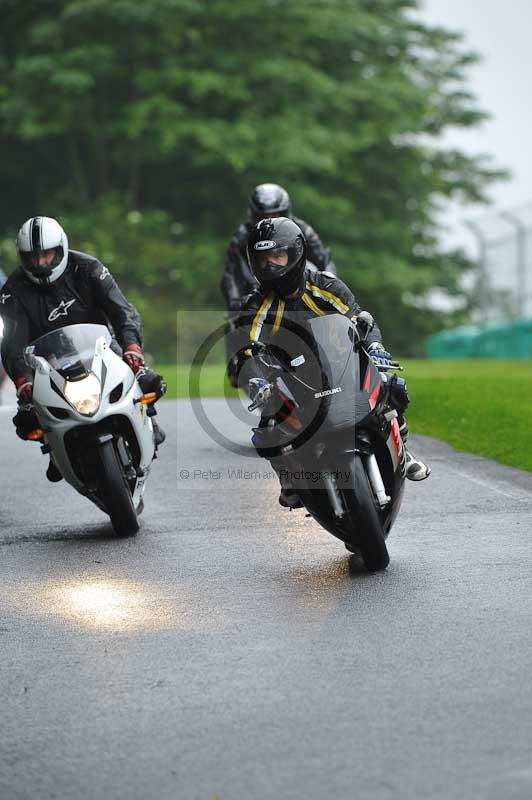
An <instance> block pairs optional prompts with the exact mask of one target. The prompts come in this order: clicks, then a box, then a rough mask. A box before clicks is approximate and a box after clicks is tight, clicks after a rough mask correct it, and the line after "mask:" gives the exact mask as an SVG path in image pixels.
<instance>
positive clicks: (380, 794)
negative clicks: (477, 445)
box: [0, 401, 532, 800]
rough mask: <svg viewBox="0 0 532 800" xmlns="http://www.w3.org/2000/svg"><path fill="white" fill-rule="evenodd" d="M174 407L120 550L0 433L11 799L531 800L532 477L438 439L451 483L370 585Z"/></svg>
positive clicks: (418, 515)
mask: <svg viewBox="0 0 532 800" xmlns="http://www.w3.org/2000/svg"><path fill="white" fill-rule="evenodd" d="M236 402H238V401H236ZM161 406H162V408H161V420H162V422H163V424H164V427H165V428H166V430H167V432H168V441H167V444H166V446H165V448H164V450H163V451H162V454H161V458H160V459H159V460H158V461H157V462H156V463H155V465H154V469H153V474H152V476H151V478H150V482H149V484H148V489H147V496H146V510H145V513H144V515H143V517H142V527H141V531H140V533H139V534H138V535H137V536H136V537H135V538H131V539H127V540H123V541H119V540H116V539H115V538H114V537H113V536H112V533H111V530H110V528H109V526H108V525H107V523H106V521H105V517H104V516H103V515H102V514H101V512H99V511H98V509H96V508H94V507H92V505H91V504H90V503H89V502H88V501H86V500H84V499H83V498H81V497H78V496H77V495H76V494H74V492H73V491H72V490H71V489H70V488H69V487H68V486H65V485H64V484H58V485H50V484H48V483H47V482H46V480H45V479H44V468H45V459H44V458H43V457H42V456H41V455H40V453H39V448H38V446H36V445H32V444H24V443H23V442H20V441H18V440H17V439H16V438H15V437H14V435H13V433H12V430H11V425H10V423H9V419H10V416H11V415H12V414H11V412H10V411H8V410H0V453H1V459H2V460H1V488H2V492H1V501H0V604H1V605H0V648H1V650H0V653H1V658H0V700H1V706H0V708H1V711H0V723H1V724H0V797H1V798H2V800H15V799H18V798H39V800H46V799H47V798H75V799H77V798H112V799H113V800H114V798H134V799H135V800H136V799H137V798H138V799H139V800H140V799H141V798H142V800H144V799H145V798H179V799H180V800H181V798H183V799H185V800H189V799H190V800H215V799H216V800H243V799H244V798H246V800H248V798H253V800H255V798H256V799H257V800H266V799H268V800H270V798H271V800H273V799H274V798H276V799H278V798H282V799H283V800H284V798H287V799H289V798H290V799H291V798H294V799H295V798H297V799H298V800H299V798H305V800H322V799H323V798H329V797H334V798H337V799H338V800H343V798H346V799H347V798H354V797H356V798H368V800H369V798H371V800H381V798H382V799H383V800H384V799H386V798H394V799H396V798H405V800H406V799H407V798H408V800H411V798H420V799H421V798H423V799H426V798H457V797H459V798H493V800H500V798H505V799H506V798H509V799H510V800H514V799H515V800H517V799H518V798H523V800H524V798H527V800H528V798H530V797H531V796H532V761H531V756H530V743H531V729H532V714H531V711H532V690H531V681H530V674H531V671H532V647H531V645H532V633H531V625H530V622H531V612H532V592H531V579H530V573H531V561H532V557H531V546H530V536H531V520H532V476H531V475H528V474H525V473H520V472H517V471H514V470H510V469H506V468H503V467H500V466H497V465H494V464H492V463H491V462H487V461H483V460H482V459H478V458H474V457H468V456H463V455H458V454H455V453H454V452H453V451H451V450H450V449H449V448H447V447H446V446H444V445H440V444H438V443H435V442H431V441H430V440H418V449H419V450H421V451H422V453H423V455H425V456H426V457H427V458H428V459H429V460H430V463H431V465H432V467H433V476H432V477H431V479H430V480H429V481H428V482H426V483H425V484H419V485H412V484H409V485H408V486H407V494H406V498H405V502H404V506H403V511H402V514H401V517H400V519H399V521H398V523H397V524H396V527H395V529H394V530H393V531H392V534H391V536H390V539H389V549H390V554H391V564H390V567H389V569H388V570H387V572H386V573H384V574H378V575H368V574H367V573H365V571H364V569H363V567H362V566H361V565H360V564H359V562H358V561H357V560H356V559H355V558H354V557H353V558H348V556H347V554H346V552H345V551H344V550H343V547H342V545H341V543H340V542H338V541H336V540H335V539H334V538H333V537H331V536H329V535H328V534H326V533H325V532H323V531H322V530H320V529H319V528H318V526H317V525H316V524H315V523H314V522H312V521H311V520H308V519H306V518H305V516H304V514H303V512H301V511H299V512H292V513H290V512H288V511H286V510H283V509H281V508H280V507H279V506H278V505H277V504H276V497H277V493H278V492H277V484H276V480H275V479H274V478H272V477H268V476H266V477H264V476H263V475H262V472H268V465H267V463H266V462H264V461H259V460H257V459H255V458H250V457H247V456H244V455H235V454H233V453H230V452H228V451H226V450H224V449H223V448H221V447H220V446H219V444H216V443H215V442H213V441H212V439H211V438H210V437H209V436H207V435H206V434H205V433H204V432H203V431H202V429H201V428H200V426H199V425H198V424H197V422H196V420H195V417H194V415H193V414H192V412H191V410H190V406H189V404H188V403H185V402H181V403H179V404H175V403H170V402H167V403H164V404H161ZM233 408H234V405H233ZM206 409H207V412H208V417H209V418H210V419H211V420H212V421H213V422H214V424H215V427H216V428H217V429H218V430H222V431H223V433H224V435H226V436H228V437H229V438H231V439H233V440H235V441H237V442H240V443H242V444H244V443H245V442H246V440H247V437H248V431H247V429H246V427H245V425H244V424H243V423H241V422H238V421H237V420H236V418H235V416H234V415H233V414H232V413H230V412H229V411H228V409H227V407H226V405H225V403H224V401H210V402H207V403H206ZM239 468H241V469H246V470H248V472H250V473H251V474H250V475H246V474H245V473H238V471H237V470H238V469H239ZM235 470H236V471H235ZM187 471H188V477H187ZM256 471H260V472H261V475H260V477H259V476H258V475H257V474H253V473H255V472H256Z"/></svg>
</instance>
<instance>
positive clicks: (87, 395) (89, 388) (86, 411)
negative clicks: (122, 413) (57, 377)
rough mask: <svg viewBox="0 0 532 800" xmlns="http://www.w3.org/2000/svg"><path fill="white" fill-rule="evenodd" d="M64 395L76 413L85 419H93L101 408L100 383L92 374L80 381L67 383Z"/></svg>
mask: <svg viewBox="0 0 532 800" xmlns="http://www.w3.org/2000/svg"><path fill="white" fill-rule="evenodd" d="M63 394H64V395H65V397H66V399H67V400H68V402H69V403H70V404H71V405H73V406H74V408H75V409H76V411H77V412H78V413H79V414H83V416H85V417H92V416H93V414H96V412H97V411H98V408H99V407H100V395H101V386H100V381H99V380H98V378H97V377H96V375H93V374H92V373H91V374H90V375H87V377H86V378H82V379H81V380H80V381H65V388H64V389H63Z"/></svg>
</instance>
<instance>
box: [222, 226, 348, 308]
mask: <svg viewBox="0 0 532 800" xmlns="http://www.w3.org/2000/svg"><path fill="white" fill-rule="evenodd" d="M291 219H293V220H294V222H295V223H296V225H299V227H300V228H301V230H302V231H303V235H304V236H305V239H306V242H307V259H308V260H309V261H310V262H312V264H314V266H315V267H316V268H317V269H318V270H320V271H322V270H326V271H327V272H331V273H332V274H333V275H336V266H335V264H334V261H333V260H332V258H331V253H330V250H329V249H328V248H325V247H324V246H323V244H322V242H321V240H320V237H319V236H318V234H317V233H316V231H315V230H314V228H312V227H311V226H310V225H309V224H308V223H306V222H305V221H304V220H302V219H298V218H297V217H291ZM253 227H254V226H253V224H252V223H251V222H244V223H243V224H242V225H240V226H239V227H238V228H237V229H236V231H235V232H234V234H233V238H232V239H231V241H230V243H229V248H228V250H227V255H226V257H225V269H224V274H223V277H222V282H221V284H220V288H221V290H222V294H223V296H224V300H225V304H226V307H227V308H228V309H230V310H236V309H239V308H240V304H241V302H242V299H243V298H244V297H245V296H246V295H248V294H249V293H250V292H252V291H254V290H255V289H256V288H257V286H258V283H257V281H256V280H255V277H254V276H253V274H252V272H251V270H250V268H249V264H248V259H247V254H246V247H247V243H248V238H249V234H250V232H251V230H252V228H253Z"/></svg>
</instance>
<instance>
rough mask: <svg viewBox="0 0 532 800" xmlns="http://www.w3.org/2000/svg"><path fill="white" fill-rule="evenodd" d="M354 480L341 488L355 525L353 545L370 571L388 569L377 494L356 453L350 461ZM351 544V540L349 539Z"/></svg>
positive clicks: (388, 558) (387, 556) (386, 550)
mask: <svg viewBox="0 0 532 800" xmlns="http://www.w3.org/2000/svg"><path fill="white" fill-rule="evenodd" d="M351 468H352V475H351V484H352V485H354V488H345V489H343V490H342V497H343V500H344V504H345V508H346V509H347V511H348V513H349V517H350V519H351V523H352V526H353V532H354V537H353V543H352V546H353V547H354V548H355V549H356V550H358V551H359V552H360V553H361V555H362V559H363V561H364V564H365V566H366V569H367V570H368V571H369V572H377V571H379V570H383V569H386V567H387V566H388V564H389V563H390V556H389V554H388V548H387V547H386V542H385V539H384V533H383V530H382V525H381V522H380V519H379V514H378V512H377V506H376V503H375V498H374V496H373V492H372V490H371V486H370V483H369V480H368V476H367V474H366V470H365V469H364V465H363V463H362V459H361V457H360V456H359V455H358V453H356V454H355V456H354V459H353V461H352V462H351ZM347 544H349V545H350V544H351V542H349V541H348V542H347Z"/></svg>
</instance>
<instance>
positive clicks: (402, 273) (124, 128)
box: [0, 0, 501, 354]
mask: <svg viewBox="0 0 532 800" xmlns="http://www.w3.org/2000/svg"><path fill="white" fill-rule="evenodd" d="M417 5H418V3H417V0H328V1H327V2H323V0H319V2H318V0H283V2H281V0H253V2H249V0H113V2H109V0H26V2H25V3H20V2H18V0H0V10H1V13H2V27H3V33H4V36H3V40H4V44H5V47H3V51H2V55H1V56H0V142H1V145H2V150H3V153H4V158H3V166H2V174H3V186H4V192H3V196H2V198H1V199H0V202H1V203H2V212H3V214H2V227H3V230H2V231H1V233H2V236H5V235H6V234H7V233H8V232H11V231H12V230H13V229H14V228H15V227H16V226H17V225H18V224H20V222H21V221H22V220H23V219H25V218H27V217H28V216H30V215H31V214H34V213H47V214H50V215H53V216H57V217H59V218H60V219H61V220H62V221H64V222H65V225H66V224H67V223H68V225H69V226H70V229H69V231H68V232H69V234H70V239H71V243H72V246H74V247H78V248H82V247H84V246H86V248H87V249H88V250H91V251H93V252H94V253H95V254H96V255H98V256H99V257H101V258H102V259H104V260H107V262H108V264H109V266H110V267H111V268H112V269H113V270H114V272H115V273H116V275H117V277H118V278H119V280H120V282H121V283H123V284H124V286H125V288H126V289H127V290H128V291H129V292H130V293H133V295H134V299H135V301H136V302H137V303H138V304H139V306H140V307H141V310H142V311H143V312H144V315H145V316H146V328H147V330H148V332H149V333H150V334H151V339H150V343H151V346H152V347H153V349H155V350H157V351H159V352H161V351H166V354H168V353H169V352H173V348H174V342H175V314H174V313H173V310H174V308H175V307H182V308H183V307H197V308H199V307H202V306H205V305H206V304H207V305H215V304H219V303H220V297H219V293H218V283H219V280H220V277H221V268H222V261H223V254H224V248H225V246H226V243H227V240H228V238H229V236H230V233H231V231H232V229H233V228H234V227H235V225H236V224H237V223H238V222H239V221H240V219H241V217H242V215H243V209H244V208H245V203H246V199H247V196H248V194H249V192H250V190H251V188H252V187H253V185H255V184H256V183H259V182H262V181H275V182H278V183H281V184H283V185H285V186H286V188H287V189H288V190H289V192H290V193H291V195H292V197H293V199H294V201H295V208H296V212H297V213H298V214H300V215H301V216H303V217H304V218H305V219H307V220H308V221H310V222H311V223H312V224H313V225H315V226H316V227H317V228H318V230H319V231H320V234H321V235H322V237H323V238H324V239H325V240H326V241H327V243H328V244H330V245H331V246H332V248H333V252H334V255H335V258H336V261H337V264H338V266H339V271H340V274H341V276H342V277H343V278H344V279H345V280H346V282H347V283H349V284H350V285H351V286H352V288H354V290H355V292H356V294H357V296H358V298H359V301H360V302H361V303H362V304H363V305H364V306H366V307H368V308H369V309H371V310H372V311H373V312H374V313H375V315H376V316H377V317H378V318H379V321H380V324H381V327H382V328H383V330H384V332H385V335H386V342H387V343H388V344H389V345H390V347H394V348H399V349H401V350H402V352H407V351H409V350H410V351H411V350H412V347H414V350H415V348H416V347H417V346H418V345H420V343H421V340H422V338H423V336H424V335H425V334H427V333H430V332H432V331H433V330H434V329H435V328H437V327H442V325H443V324H446V323H450V322H453V323H454V321H455V319H456V318H457V317H460V316H463V312H461V313H459V314H447V315H442V313H441V312H437V311H435V310H434V309H433V308H432V307H431V305H430V303H429V302H428V301H427V296H428V292H429V291H430V290H431V289H434V288H440V289H441V290H443V291H445V292H447V293H448V294H451V295H452V294H460V292H461V289H460V287H459V283H458V280H459V276H460V275H461V273H462V272H463V270H464V269H465V268H467V266H468V264H467V261H466V259H465V258H464V256H463V255H462V254H460V253H442V252H441V251H440V249H439V245H438V242H437V238H436V237H437V230H436V212H437V208H438V203H439V202H441V200H442V198H448V197H461V198H465V199H470V200H471V199H474V200H481V199H482V198H483V196H484V191H485V188H486V186H487V185H488V184H489V183H490V182H491V181H492V180H494V179H495V178H497V177H499V176H500V174H501V173H498V172H497V171H496V170H494V169H493V168H492V167H491V166H490V163H489V160H488V159H486V158H485V157H478V158H469V157H466V156H464V155H463V154H462V153H459V152H455V151H445V150H442V149H441V148H439V147H438V146H437V144H436V141H435V137H437V136H438V135H439V134H441V133H442V132H443V131H445V129H446V128H448V127H449V126H463V127H468V126H471V125H475V124H477V123H478V122H479V121H481V120H482V119H483V114H482V113H481V112H480V111H479V110H478V109H477V108H476V105H475V102H474V98H473V97H472V96H471V94H470V93H469V92H468V90H467V86H466V82H465V79H466V74H467V68H468V67H469V66H470V65H471V64H472V63H473V62H474V60H475V57H474V55H472V54H471V53H469V52H468V51H467V50H465V49H464V47H463V44H462V42H461V37H460V35H458V34H456V33H452V32H449V31H447V30H444V29H442V28H438V27H429V26H427V25H425V24H424V23H422V22H421V21H420V19H419V16H417V15H416V13H415V12H416V8H417ZM6 187H8V191H5V188H6ZM135 220H137V221H136V222H135ZM412 343H414V345H412Z"/></svg>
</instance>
